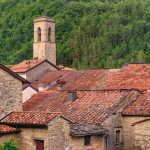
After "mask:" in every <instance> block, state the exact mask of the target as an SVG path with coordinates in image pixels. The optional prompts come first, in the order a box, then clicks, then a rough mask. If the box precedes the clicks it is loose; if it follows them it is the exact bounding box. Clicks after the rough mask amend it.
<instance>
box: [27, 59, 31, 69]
mask: <svg viewBox="0 0 150 150" xmlns="http://www.w3.org/2000/svg"><path fill="white" fill-rule="evenodd" d="M26 64H27V66H28V68H30V64H31V62H30V60H28V61H27V62H26Z"/></svg>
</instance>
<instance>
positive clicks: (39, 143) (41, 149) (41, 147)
mask: <svg viewBox="0 0 150 150" xmlns="http://www.w3.org/2000/svg"><path fill="white" fill-rule="evenodd" d="M35 146H36V150H44V141H43V140H35Z"/></svg>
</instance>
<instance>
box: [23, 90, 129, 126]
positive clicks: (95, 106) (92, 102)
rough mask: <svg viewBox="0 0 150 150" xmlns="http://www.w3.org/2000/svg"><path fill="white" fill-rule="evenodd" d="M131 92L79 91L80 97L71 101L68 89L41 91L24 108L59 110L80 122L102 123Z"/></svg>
mask: <svg viewBox="0 0 150 150" xmlns="http://www.w3.org/2000/svg"><path fill="white" fill-rule="evenodd" d="M129 93H130V92H129V91H125V90H114V91H77V97H78V99H76V100H75V101H74V102H69V101H68V93H67V91H63V92H62V91H61V92H58V91H57V92H56V91H51V92H50V93H49V92H40V93H38V94H37V95H35V96H33V97H32V98H31V99H29V100H28V101H26V102H25V103H24V104H23V110H24V111H35V112H37V111H47V112H55V111H58V112H62V113H63V114H64V115H65V116H67V117H69V118H71V119H72V120H74V121H76V122H78V123H94V124H100V123H101V122H102V121H103V120H105V118H106V117H108V115H109V114H110V113H112V112H113V110H114V108H115V107H116V106H115V105H116V104H118V102H119V101H120V99H121V98H122V97H123V96H124V95H127V94H129Z"/></svg>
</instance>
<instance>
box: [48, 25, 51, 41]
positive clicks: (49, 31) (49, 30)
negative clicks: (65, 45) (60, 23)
mask: <svg viewBox="0 0 150 150" xmlns="http://www.w3.org/2000/svg"><path fill="white" fill-rule="evenodd" d="M48 41H50V42H51V28H48Z"/></svg>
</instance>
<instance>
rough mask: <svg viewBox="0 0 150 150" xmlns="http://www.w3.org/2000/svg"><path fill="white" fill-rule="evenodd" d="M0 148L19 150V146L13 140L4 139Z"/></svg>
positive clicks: (3, 149) (0, 149)
mask: <svg viewBox="0 0 150 150" xmlns="http://www.w3.org/2000/svg"><path fill="white" fill-rule="evenodd" d="M0 150H19V148H18V146H17V144H16V143H15V142H13V141H6V142H4V143H3V144H1V145H0Z"/></svg>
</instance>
